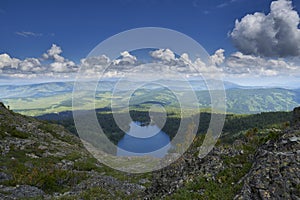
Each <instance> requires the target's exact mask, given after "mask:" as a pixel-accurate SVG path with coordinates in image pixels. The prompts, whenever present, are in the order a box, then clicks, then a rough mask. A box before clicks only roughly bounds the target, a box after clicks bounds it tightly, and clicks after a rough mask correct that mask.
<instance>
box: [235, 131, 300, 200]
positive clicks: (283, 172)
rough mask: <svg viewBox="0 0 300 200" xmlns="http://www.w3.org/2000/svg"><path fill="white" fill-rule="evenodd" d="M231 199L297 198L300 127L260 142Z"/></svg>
mask: <svg viewBox="0 0 300 200" xmlns="http://www.w3.org/2000/svg"><path fill="white" fill-rule="evenodd" d="M235 199H247V200H248V199H249V200H252V199H295V200H296V199H300V130H299V129H290V130H287V131H285V132H284V133H283V135H282V136H281V137H280V138H279V139H278V140H271V141H268V142H267V143H266V144H264V145H262V146H261V147H260V148H259V149H258V151H257V153H256V155H255V159H254V163H253V167H252V169H251V170H250V172H249V173H248V174H247V177H246V179H245V181H244V186H243V188H242V191H241V192H240V194H238V195H237V196H236V198H235Z"/></svg>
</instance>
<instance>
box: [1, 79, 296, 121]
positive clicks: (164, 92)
mask: <svg viewBox="0 0 300 200" xmlns="http://www.w3.org/2000/svg"><path fill="white" fill-rule="evenodd" d="M116 84H117V80H104V81H101V82H99V84H98V87H97V89H96V93H95V97H96V105H97V108H106V107H109V106H110V96H111V94H112V91H113V89H114V86H115V85H116ZM122 84H124V85H123V87H122V88H121V90H124V92H125V91H126V90H127V89H128V88H130V87H133V86H135V82H131V81H128V80H123V82H122ZM189 84H190V87H191V88H193V90H194V91H195V93H196V95H197V97H198V100H199V102H198V103H199V107H200V108H204V109H207V108H210V103H211V99H210V94H209V92H208V91H207V87H206V84H205V82H204V81H198V80H190V82H189ZM73 86H74V82H51V83H39V84H31V85H2V86H0V100H1V101H3V102H4V103H5V104H8V105H10V107H11V108H12V109H13V110H14V111H16V112H20V113H22V114H25V115H32V116H36V115H42V114H47V113H56V112H62V111H67V110H69V111H70V110H72V92H73ZM82 86H84V87H85V88H86V89H87V90H88V91H90V92H94V91H95V88H94V87H95V84H93V85H91V82H85V83H82ZM127 86H128V87H127ZM167 86H170V89H169V88H168V87H167ZM224 88H225V92H226V107H227V112H230V113H239V114H251V113H260V112H270V111H290V110H292V109H293V108H294V107H297V106H299V105H300V89H285V88H263V87H248V86H241V85H238V84H235V83H232V82H227V81H225V82H224ZM187 89H189V88H187V87H186V84H183V83H182V82H180V81H174V80H159V81H158V83H153V84H148V85H146V86H144V87H143V88H142V89H139V92H138V93H137V94H138V95H134V96H133V97H132V100H131V103H132V105H136V106H138V105H139V104H143V103H144V104H146V103H147V102H162V103H163V105H165V106H176V105H178V104H176V101H177V99H176V97H175V96H174V95H172V90H176V91H179V92H180V91H182V92H184V91H185V90H187ZM83 101H85V102H87V103H89V104H91V103H94V99H83ZM82 109H85V108H82Z"/></svg>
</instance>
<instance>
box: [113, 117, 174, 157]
mask: <svg viewBox="0 0 300 200" xmlns="http://www.w3.org/2000/svg"><path fill="white" fill-rule="evenodd" d="M129 126H130V129H129V131H128V132H127V133H126V134H125V135H124V137H123V138H122V139H121V140H120V141H119V142H118V149H117V156H144V155H148V156H153V157H157V158H162V157H164V156H165V155H166V154H167V153H168V150H169V149H170V147H171V144H170V137H169V136H168V135H167V134H166V133H165V132H163V131H161V130H160V129H159V128H158V127H157V126H156V125H148V126H141V123H140V122H131V123H130V124H129Z"/></svg>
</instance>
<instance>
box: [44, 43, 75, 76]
mask: <svg viewBox="0 0 300 200" xmlns="http://www.w3.org/2000/svg"><path fill="white" fill-rule="evenodd" d="M62 52H63V51H62V49H61V48H60V47H59V46H57V45H56V44H52V46H51V48H50V49H49V50H47V53H44V54H43V58H44V59H45V60H50V61H52V63H51V64H50V65H49V68H48V69H47V70H48V71H50V72H59V73H70V72H75V71H76V70H77V66H76V64H75V63H74V62H73V61H70V60H68V59H65V58H64V57H63V56H61V53H62Z"/></svg>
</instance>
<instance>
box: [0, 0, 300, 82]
mask: <svg viewBox="0 0 300 200" xmlns="http://www.w3.org/2000/svg"><path fill="white" fill-rule="evenodd" d="M299 13H300V2H299V1H296V0H294V1H288V0H276V1H271V0H251V1H250V0H214V1H211V0H191V1H189V0H110V1H109V0H103V1H92V0H87V1H68V0H60V1H58V0H51V1H49V0H44V1H39V0H26V1H21V0H18V1H17V0H1V1H0V70H1V74H0V79H2V80H0V84H1V83H12V82H14V81H18V82H22V81H24V82H26V80H28V79H32V78H35V79H36V80H40V81H41V80H45V79H44V77H47V80H52V79H53V80H57V79H63V78H64V77H68V74H70V73H76V71H77V70H78V68H80V67H81V66H85V65H87V64H90V63H89V60H85V59H84V58H85V57H86V56H87V55H88V53H89V52H90V51H91V50H92V49H93V48H94V47H95V46H96V45H97V44H99V43H100V42H102V41H104V40H105V39H107V38H108V37H111V36H113V35H115V34H117V33H120V32H122V31H126V30H129V29H133V28H140V27H163V28H169V29H173V30H176V31H179V32H182V33H184V34H186V35H187V36H189V37H191V38H193V39H194V40H196V41H197V42H198V43H200V44H201V45H202V46H203V47H204V48H205V49H206V51H207V52H208V53H209V54H210V55H211V56H212V57H211V58H212V59H213V62H214V63H215V64H216V65H217V66H216V67H215V68H216V71H220V72H223V73H224V75H225V79H230V80H234V81H235V82H237V83H240V84H245V85H270V84H271V85H272V84H277V85H287V84H289V85H290V86H293V85H295V84H297V83H298V80H299V77H300V73H299V72H298V71H300V70H299V69H300V61H299V60H300V59H299V58H300V30H299ZM120 53H122V54H120V56H121V59H124V62H119V63H117V62H115V64H116V65H118V66H119V68H118V69H120V71H122V67H121V65H122V64H124V63H125V64H131V65H135V63H134V62H137V58H136V57H135V56H133V55H131V54H130V53H128V52H127V53H126V52H120ZM157 53H160V54H155V53H153V52H152V54H151V52H149V54H150V55H152V57H153V58H154V59H156V60H157V62H162V63H164V64H172V65H177V64H178V63H179V64H178V65H180V62H182V59H183V58H186V59H187V60H188V61H190V62H191V63H193V64H199V63H200V62H197V61H196V60H189V58H188V57H186V56H183V57H182V59H181V60H180V58H178V57H174V56H173V55H172V53H174V52H172V50H170V49H164V50H161V51H160V52H157ZM157 55H160V56H157ZM165 56H167V58H168V59H167V60H166V59H165V58H166V57H165ZM134 57H135V59H136V60H135V61H134ZM103 58H104V57H102V58H100V59H99V60H101V62H102V61H103ZM170 58H171V59H173V61H174V62H172V63H170ZM132 59H133V60H132ZM128 60H129V62H128ZM107 61H111V60H110V58H108V60H107ZM125 61H126V62H125ZM120 63H121V64H120ZM200 65H201V64H200ZM200 67H202V68H209V66H200ZM205 70H206V71H207V69H205ZM291 84H292V85H291ZM294 87H295V86H294Z"/></svg>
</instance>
